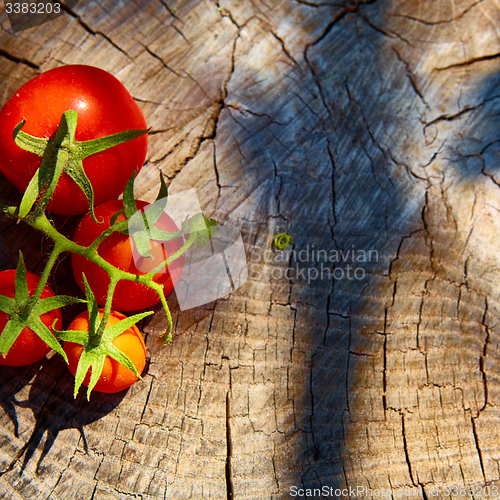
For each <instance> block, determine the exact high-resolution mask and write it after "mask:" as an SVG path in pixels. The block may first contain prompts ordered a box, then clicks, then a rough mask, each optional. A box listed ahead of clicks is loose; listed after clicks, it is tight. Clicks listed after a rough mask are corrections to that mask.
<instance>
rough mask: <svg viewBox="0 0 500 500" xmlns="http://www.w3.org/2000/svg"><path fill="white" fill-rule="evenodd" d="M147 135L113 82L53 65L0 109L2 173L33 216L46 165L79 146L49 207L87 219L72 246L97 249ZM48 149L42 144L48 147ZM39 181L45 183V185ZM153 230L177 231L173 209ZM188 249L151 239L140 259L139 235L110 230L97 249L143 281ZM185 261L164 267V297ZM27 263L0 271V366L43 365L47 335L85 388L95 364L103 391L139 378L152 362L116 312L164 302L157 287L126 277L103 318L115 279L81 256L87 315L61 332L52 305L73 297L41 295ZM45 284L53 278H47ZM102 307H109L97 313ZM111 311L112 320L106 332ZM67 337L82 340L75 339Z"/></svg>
mask: <svg viewBox="0 0 500 500" xmlns="http://www.w3.org/2000/svg"><path fill="white" fill-rule="evenodd" d="M68 110H73V112H75V111H76V113H77V115H76V113H75V117H76V116H77V119H78V122H76V118H74V122H71V121H70V118H71V117H70V115H68V114H67V112H68ZM68 117H69V118H68ZM72 123H73V125H72ZM21 129H22V132H21ZM146 129H147V125H146V120H145V118H144V115H143V114H142V111H141V109H140V108H139V106H138V105H137V103H136V102H135V101H134V100H133V98H132V96H131V95H130V94H129V92H128V91H127V90H126V89H125V87H124V86H123V85H122V84H121V83H120V82H119V81H118V80H117V79H116V78H115V77H114V76H112V75H110V74H109V73H107V72H106V71H103V70H101V69H99V68H95V67H91V66H83V65H70V66H63V67H59V68H55V69H52V70H49V71H47V72H45V73H42V74H41V75H39V76H37V77H35V78H34V79H32V80H31V81H29V82H28V83H26V84H25V85H24V86H23V87H21V88H20V89H19V90H18V91H17V92H16V93H15V95H14V96H12V97H11V98H10V100H9V101H8V102H7V103H6V104H5V105H4V107H3V108H2V110H1V111H0V150H1V151H2V154H1V155H0V170H1V171H2V172H3V174H4V175H5V176H6V177H7V178H8V179H9V180H10V181H11V182H12V183H13V184H15V185H16V186H17V187H18V188H19V189H20V190H21V191H24V193H25V194H24V197H23V201H22V203H21V206H22V204H23V203H24V202H25V198H26V199H27V198H29V197H31V198H32V199H31V202H30V204H29V205H28V208H27V209H26V211H27V212H28V211H29V210H30V209H31V206H32V205H33V204H34V205H33V206H35V207H36V202H40V200H42V201H43V196H44V193H45V192H49V190H50V189H52V188H51V187H50V186H51V184H50V183H51V182H52V179H53V178H54V175H55V174H54V173H53V172H54V171H56V170H57V167H56V168H55V169H54V168H53V169H52V171H51V170H50V169H49V168H48V167H47V166H46V164H47V162H48V161H50V158H51V156H50V155H52V156H54V155H56V156H57V155H59V154H65V151H67V150H68V148H69V146H73V145H74V144H80V145H81V147H80V149H78V147H77V148H73V149H74V151H76V153H74V158H73V159H72V158H71V154H73V153H71V152H70V153H68V155H69V156H68V157H69V160H68V162H69V163H70V164H71V162H73V163H72V165H73V166H72V167H71V168H68V169H67V170H62V173H60V177H58V178H57V179H56V180H55V181H54V182H56V183H57V184H54V186H53V191H52V192H50V197H49V199H48V200H46V201H47V203H46V204H45V206H43V207H42V210H43V211H44V210H45V209H47V210H48V211H49V212H52V213H55V214H61V215H70V214H84V213H86V215H84V217H83V218H82V219H81V221H80V223H79V225H78V228H77V229H76V233H75V236H74V238H73V242H74V243H76V244H77V245H80V246H82V247H90V246H91V245H92V244H93V243H94V242H95V241H96V239H98V238H99V237H100V236H101V234H102V233H103V232H104V231H106V230H109V229H110V227H111V226H113V224H116V223H120V222H122V221H126V220H127V219H126V210H124V208H125V207H124V202H123V201H122V200H117V199H116V198H117V197H118V196H120V195H121V194H123V192H124V189H125V187H126V185H127V182H128V181H129V179H130V178H131V176H132V178H133V177H134V175H136V173H137V172H138V171H139V170H140V169H141V167H142V165H143V163H144V161H145V157H146V151H147V145H148V138H147V130H146ZM129 132H130V134H129V135H127V134H128V133H129ZM122 136H123V137H122ZM64 141H66V142H64ZM110 141H111V142H110ZM113 141H114V142H113ZM110 144H111V146H110ZM68 145H69V146H68ZM42 147H43V148H45V149H43V151H42ZM51 148H52V149H51ZM54 148H55V149H54ZM58 148H59V149H58ZM65 148H66V149H65ZM54 151H56V153H54ZM82 151H86V153H85V154H83V153H81V152H82ZM61 152H62V153H61ZM43 169H45V170H43ZM58 175H59V174H58ZM42 178H43V179H44V180H45V181H46V184H45V185H42V186H41V189H40V186H39V185H40V183H41V182H42V181H41V180H40V179H42ZM37 184H38V185H37ZM32 193H35V194H34V195H33V194H32ZM28 201H29V200H28ZM40 203H41V202H40ZM94 205H95V208H94ZM134 205H135V206H136V207H137V209H138V210H141V211H144V210H145V209H147V207H148V204H147V203H146V202H143V201H140V200H135V202H134ZM124 212H125V213H124ZM20 218H21V217H20ZM155 226H156V228H158V229H159V230H161V231H165V232H169V233H176V232H178V231H179V228H178V227H177V226H176V224H175V223H174V221H173V220H172V219H171V218H170V217H169V216H168V215H167V214H166V213H162V214H161V215H160V216H159V217H158V218H157V220H156V222H155ZM183 243H184V240H183V238H182V236H179V237H178V238H176V239H172V240H171V241H167V242H158V241H154V240H151V241H149V243H148V244H149V250H150V256H146V257H144V256H142V255H139V257H138V254H137V249H136V242H135V241H134V239H133V237H132V236H131V235H128V234H126V231H121V232H120V231H116V230H114V229H113V228H112V230H109V234H107V235H106V236H105V237H104V235H103V236H102V237H101V240H100V242H99V244H98V245H97V244H96V247H97V254H98V255H99V257H100V258H102V259H104V260H105V261H106V262H108V263H109V264H112V265H113V266H114V267H115V268H117V269H119V270H123V271H126V272H128V273H132V274H135V275H137V276H142V275H147V274H148V273H150V272H151V271H152V270H153V269H156V268H157V266H158V264H159V263H160V264H161V263H164V262H165V261H166V259H167V258H168V257H169V256H171V255H173V254H174V253H176V252H178V251H179V249H180V248H181V247H182V245H183ZM183 259H184V257H183V256H181V257H179V258H178V259H177V260H176V264H177V265H176V266H175V269H172V270H171V272H169V269H168V267H167V266H166V264H164V267H163V268H162V269H161V270H160V271H159V272H157V273H156V274H155V275H154V277H153V281H154V282H155V283H158V284H159V285H161V286H162V287H163V293H164V296H167V295H168V294H169V293H170V292H171V291H172V290H173V288H174V286H175V284H176V283H177V281H178V280H179V277H180V274H181V271H182V263H183ZM94 260H95V259H94ZM21 261H22V256H21V257H20V264H22V265H18V270H17V271H16V270H7V271H3V272H0V299H1V300H0V330H1V331H2V336H4V340H3V341H2V340H1V338H2V336H0V364H2V365H10V366H21V365H28V364H31V363H34V362H36V361H38V360H40V359H42V358H43V357H44V356H45V355H46V354H47V353H48V352H49V350H50V349H51V347H50V346H49V345H47V343H46V342H44V341H43V340H42V338H41V337H42V336H43V335H41V333H40V332H50V334H51V335H54V336H55V337H57V338H58V339H59V340H62V341H64V342H63V345H62V349H63V351H62V350H61V354H62V355H63V356H64V357H65V358H66V359H67V361H68V366H69V369H70V371H71V372H72V373H73V375H75V377H76V378H77V379H78V378H80V379H82V380H81V381H80V383H81V382H83V384H84V385H87V386H89V384H91V379H92V378H93V377H92V370H93V369H96V371H97V368H98V369H99V370H100V375H99V378H98V380H97V381H96V380H94V381H93V383H92V385H93V388H94V389H95V390H97V391H100V392H118V391H121V390H123V389H125V388H127V387H129V386H130V385H131V384H133V383H134V382H135V381H136V380H138V376H137V375H138V374H140V373H141V372H142V371H143V370H144V367H145V365H146V348H145V344H144V340H143V338H142V335H141V333H140V331H139V330H138V328H137V327H136V326H135V324H133V322H132V319H133V318H127V317H126V316H125V315H123V314H122V313H121V312H118V311H127V312H128V311H137V310H140V309H145V308H148V307H151V306H153V305H155V304H157V303H158V302H160V296H159V294H158V293H157V292H156V290H155V289H153V288H151V287H148V286H147V285H145V284H141V283H136V282H134V281H130V280H128V281H127V280H121V281H119V282H118V284H117V285H116V289H115V290H114V294H113V296H112V297H113V298H112V304H111V307H112V309H111V310H109V307H108V311H107V313H105V311H106V307H105V306H106V305H107V303H108V302H109V300H108V294H109V293H108V292H109V291H108V288H109V283H110V276H111V275H110V274H108V272H107V271H106V270H105V269H103V268H102V267H101V266H99V265H97V264H96V263H95V262H90V261H89V260H87V259H86V258H85V257H84V256H82V255H80V254H76V253H74V254H72V263H73V272H74V276H75V279H76V282H77V284H78V285H79V287H80V288H81V289H82V291H83V292H84V293H85V294H86V298H87V302H88V303H89V305H88V311H87V312H85V313H83V314H81V315H79V316H78V317H76V318H75V319H74V320H73V321H72V322H71V324H70V326H69V328H68V330H66V331H65V332H59V330H58V329H60V328H61V324H62V313H61V310H60V307H55V306H56V304H59V303H60V304H61V306H62V305H66V304H69V303H71V300H70V299H67V298H64V297H63V298H59V302H54V301H55V300H56V299H57V297H55V296H54V293H53V292H52V290H51V289H50V287H49V286H48V285H46V284H43V285H44V286H43V290H41V292H40V291H38V292H37V287H38V285H39V283H40V277H38V276H35V275H34V274H32V273H28V272H26V270H25V268H24V267H23V266H24V262H23V261H22V262H21ZM139 261H140V265H138V262H139ZM42 279H45V281H46V277H45V278H43V275H42ZM41 288H42V287H41V286H40V289H41ZM37 294H38V295H37ZM2 296H3V297H2ZM49 299H50V300H49ZM44 300H45V302H43V301H44ZM75 300H76V299H75ZM37 301H39V302H40V303H43V304H44V305H43V306H38V309H36V308H35V310H36V311H38V312H37V313H36V314H35V313H34V312H32V310H33V302H37ZM51 301H52V302H51ZM73 302H74V300H73ZM97 306H101V307H104V309H99V310H97V309H96V308H97ZM30 308H31V309H30ZM5 311H8V312H5ZM45 311H46V312H45ZM37 314H38V316H37ZM106 314H107V317H108V319H107V323H106V325H105V327H104V326H102V328H100V329H99V328H98V327H99V326H100V322H102V320H103V317H104V316H105V315H106ZM146 314H147V313H143V314H142V315H136V316H134V318H137V317H139V316H141V317H144V316H145V315H146ZM129 320H130V321H129ZM23 322H24V323H23ZM120 322H121V327H120V328H119V323H120ZM24 324H26V325H28V324H29V325H34V326H33V329H35V330H36V331H33V329H31V328H29V327H27V326H26V327H24V328H21V326H22V325H24ZM19 325H21V326H19ZM16 328H17V330H16ZM14 331H15V334H14V333H13V332H14ZM72 332H73V333H72ZM96 332H97V333H96ZM103 332H104V333H103ZM9 335H11V336H12V338H15V340H14V341H13V342H11V341H7V340H5V339H6V338H7V337H8V336H9ZM44 335H45V337H44V338H45V339H46V340H48V339H49V338H51V337H47V335H48V333H45V334H44ZM68 339H76V340H77V342H74V341H71V340H68ZM79 339H83V340H82V341H80V340H79ZM96 339H97V340H96ZM103 339H106V342H107V344H106V346H105V347H103V348H102V352H104V353H109V355H106V356H101V358H102V359H101V358H99V359H98V358H95V357H94V358H92V355H91V354H88V356H87V357H88V358H89V360H87V361H85V362H86V363H87V365H85V366H83V368H82V366H79V364H80V365H82V363H80V361H81V359H83V358H82V356H84V355H85V354H82V353H84V351H85V350H86V349H87V347H85V346H88V345H91V346H92V342H94V343H95V342H103ZM103 345H104V344H103ZM87 351H88V352H91V351H92V349H87ZM5 352H6V354H5V355H1V354H2V353H5ZM124 355H125V357H126V358H128V359H126V360H125V361H127V362H126V363H125V365H126V364H127V363H129V362H131V363H132V364H133V366H131V365H130V364H129V365H128V366H129V367H127V366H125V365H124V364H123V363H122V362H121V360H122V359H124ZM83 364H85V363H83ZM96 367H97V368H96ZM81 370H83V372H82V371H81ZM94 378H95V376H94ZM76 390H77V389H76Z"/></svg>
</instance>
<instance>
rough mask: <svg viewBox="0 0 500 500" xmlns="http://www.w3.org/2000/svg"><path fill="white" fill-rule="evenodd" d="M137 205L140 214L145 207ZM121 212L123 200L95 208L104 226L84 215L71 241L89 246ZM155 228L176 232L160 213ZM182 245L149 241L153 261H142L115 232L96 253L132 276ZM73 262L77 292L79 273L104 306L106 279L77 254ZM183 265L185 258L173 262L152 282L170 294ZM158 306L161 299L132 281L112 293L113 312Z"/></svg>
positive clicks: (127, 240) (144, 271)
mask: <svg viewBox="0 0 500 500" xmlns="http://www.w3.org/2000/svg"><path fill="white" fill-rule="evenodd" d="M136 205H137V208H138V209H139V210H141V209H143V208H144V207H146V206H147V205H148V203H146V202H144V201H140V200H136ZM122 208H123V201H122V200H113V201H108V202H107V203H104V204H103V205H100V206H98V207H96V208H95V215H96V217H97V220H99V221H101V220H104V222H103V223H101V224H96V223H95V222H94V221H93V220H92V218H91V217H90V214H86V215H85V216H84V217H83V219H82V220H81V222H80V224H79V225H78V228H77V229H76V232H75V236H74V238H73V241H74V242H75V243H78V244H79V245H83V246H89V245H90V244H91V243H93V242H94V241H95V239H96V238H97V237H98V236H99V235H100V234H101V233H102V232H103V231H105V230H106V229H107V228H108V227H109V226H110V219H111V217H112V216H113V215H114V214H115V213H116V212H118V211H119V210H121V209H122ZM117 220H119V221H122V220H125V216H124V215H121V216H120V217H118V219H117ZM156 227H157V228H158V229H162V230H163V231H168V232H173V231H178V229H179V228H178V227H177V226H176V224H175V222H174V221H173V220H172V219H171V218H170V217H169V216H168V215H167V214H166V213H163V214H162V215H161V217H160V218H159V219H158V221H157V222H156ZM182 244H183V241H182V238H177V239H176V240H172V241H167V242H163V243H162V242H156V241H151V242H150V252H151V255H152V258H143V257H141V256H140V255H139V254H138V252H137V250H136V248H135V243H134V241H133V239H132V238H131V237H129V236H127V235H124V234H122V233H119V232H114V233H112V234H110V235H109V236H108V237H107V238H106V239H105V240H104V241H103V242H102V243H101V244H100V245H99V248H98V252H99V255H100V256H101V257H102V258H103V259H105V260H107V261H108V262H110V263H111V264H113V265H114V266H115V267H117V268H118V269H121V270H122V271H128V272H129V273H133V274H147V273H148V272H149V271H151V270H152V269H153V268H155V267H156V266H157V265H158V264H160V263H161V262H163V261H164V260H165V259H166V258H167V257H168V256H170V255H172V254H173V253H175V252H176V251H177V250H179V248H180V247H181V246H182ZM72 261H73V274H74V276H75V279H76V282H77V283H78V286H79V287H80V289H81V290H82V291H84V290H85V286H84V283H83V275H82V273H85V276H86V278H87V281H88V283H89V286H90V288H91V290H92V292H93V293H94V295H95V298H96V300H97V303H98V304H99V305H100V306H104V304H105V302H106V295H107V291H108V285H109V277H108V274H107V273H106V271H104V270H103V269H102V268H101V267H99V266H98V265H97V264H94V263H93V262H90V261H88V260H87V259H85V258H84V257H82V256H80V255H77V254H72ZM183 264H184V255H182V256H181V257H179V258H178V259H176V260H175V266H172V265H171V266H170V268H169V269H165V272H162V273H157V274H156V275H155V276H154V281H155V282H156V283H160V284H161V285H163V291H164V293H165V296H167V295H169V294H170V293H171V292H172V290H173V289H174V286H175V285H176V284H177V282H178V281H179V278H180V275H181V273H182V265H183ZM158 302H160V297H159V296H158V294H157V293H156V292H155V291H154V290H153V289H152V288H149V287H147V286H146V285H142V284H140V283H135V282H133V281H127V280H121V281H119V282H118V285H117V286H116V289H115V294H114V297H113V308H114V309H117V310H119V311H137V310H139V309H145V308H147V307H151V306H153V305H155V304H158Z"/></svg>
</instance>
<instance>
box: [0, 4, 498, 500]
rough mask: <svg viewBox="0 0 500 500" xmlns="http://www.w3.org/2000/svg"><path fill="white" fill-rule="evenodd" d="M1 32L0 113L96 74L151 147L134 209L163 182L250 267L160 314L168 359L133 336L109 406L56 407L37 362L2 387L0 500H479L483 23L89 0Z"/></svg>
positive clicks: (491, 108) (484, 455)
mask: <svg viewBox="0 0 500 500" xmlns="http://www.w3.org/2000/svg"><path fill="white" fill-rule="evenodd" d="M0 21H1V24H2V31H1V32H0V49H1V50H0V101H1V102H2V103H3V102H5V101H6V100H7V99H8V98H9V97H10V96H11V95H12V94H13V93H14V92H15V90H16V89H17V88H18V87H19V86H20V85H21V84H23V83H25V82H26V81H28V80H29V79H30V78H32V77H33V76H35V75H36V74H38V73H40V72H42V71H45V70H48V69H50V68H53V67H56V66H59V65H61V64H75V63H83V64H90V65H95V66H99V67H101V68H103V69H106V70H107V71H109V72H111V73H113V74H114V75H116V76H117V78H119V79H120V80H121V81H122V82H123V83H124V84H125V85H126V86H127V88H128V89H129V90H130V92H131V93H132V95H133V96H134V98H135V99H136V100H137V102H138V103H139V104H140V106H141V107H142V109H143V111H144V113H145V115H146V118H147V121H148V123H149V125H150V126H151V127H152V132H151V137H150V149H149V154H148V159H147V163H146V165H145V167H144V168H143V170H142V172H141V174H140V181H139V184H138V191H139V195H140V197H141V198H143V199H146V200H152V199H154V196H155V194H156V190H157V188H158V186H157V183H158V181H157V173H156V169H157V168H158V167H159V168H161V170H162V171H163V172H164V173H165V174H166V175H167V176H168V178H169V179H170V190H171V192H172V193H174V192H180V191H182V190H184V189H188V188H193V187H194V188H196V190H197V193H198V196H199V198H200V200H201V202H202V206H203V208H204V209H205V210H206V213H207V215H209V216H212V217H215V218H216V219H217V220H218V221H220V222H221V223H223V224H226V225H230V226H236V227H238V228H240V230H241V232H242V235H243V238H244V241H245V244H246V248H247V252H248V257H249V259H250V260H251V261H250V262H249V266H250V279H249V280H248V282H247V283H246V284H245V285H244V286H243V287H242V288H240V289H239V290H238V291H237V292H236V293H234V294H232V295H231V296H229V297H227V298H225V299H222V300H218V301H217V302H215V303H211V304H208V305H207V306H204V307H199V308H196V309H193V310H190V311H185V312H179V308H178V306H177V305H176V299H175V297H171V298H170V299H169V302H170V303H171V304H172V309H173V314H174V321H175V334H174V340H173V342H172V343H171V344H170V345H169V346H168V347H166V348H159V347H158V346H157V345H156V344H155V338H156V336H157V335H158V332H159V331H160V329H161V327H162V326H163V325H164V324H165V319H164V316H163V314H162V313H161V312H158V314H156V315H155V316H154V317H153V319H152V320H151V321H150V322H148V323H147V324H145V325H144V329H145V332H146V333H147V345H148V348H149V351H150V354H151V364H150V367H149V371H148V374H147V376H146V377H145V378H144V380H143V381H141V382H140V383H137V384H135V385H134V386H133V387H132V388H131V389H130V390H129V391H128V392H127V393H125V394H120V395H117V396H104V395H95V397H93V398H92V400H91V402H90V403H86V402H85V401H84V400H83V398H82V397H81V396H80V397H79V398H78V399H77V400H76V401H73V400H72V397H71V391H72V389H71V384H72V379H71V376H70V374H69V372H68V371H67V370H66V368H65V366H64V363H63V362H62V361H61V360H60V359H58V358H57V357H50V358H49V359H47V360H45V361H44V362H42V363H40V364H37V365H35V366H33V367H28V368H23V369H5V368H3V369H1V370H0V376H1V380H2V384H1V389H0V396H1V401H2V408H3V411H1V413H0V415H1V417H0V436H1V447H0V469H1V475H0V497H1V498H8V499H16V500H17V499H21V498H22V499H62V500H73V499H86V500H87V499H93V500H107V499H120V500H122V499H123V500H124V499H129V498H141V499H144V500H152V499H163V498H168V499H175V500H181V499H188V498H189V499H205V498H214V499H218V500H220V499H238V500H242V499H249V500H250V499H251V500H255V499H286V498H292V497H293V494H294V493H295V494H298V493H300V492H299V490H298V489H299V488H306V489H307V488H310V489H311V491H310V492H309V493H310V497H312V495H313V494H315V495H316V497H317V498H318V497H319V496H318V493H317V491H316V493H315V492H314V491H313V490H312V489H313V488H316V489H319V488H322V487H326V488H328V491H330V492H333V493H334V490H335V489H337V488H340V489H342V488H344V489H345V488H349V487H351V488H352V489H358V488H359V490H357V492H358V496H359V497H361V496H362V497H363V498H373V499H375V498H381V496H380V494H381V491H382V490H381V488H384V489H385V491H386V492H390V493H386V495H389V496H386V498H390V494H392V498H405V497H408V496H410V495H411V498H418V499H423V500H425V499H429V498H494V497H495V494H494V492H495V491H498V490H496V488H500V468H499V460H500V424H499V417H500V412H499V409H500V408H499V398H500V379H499V375H498V373H499V368H500V354H499V347H500V346H499V341H500V331H499V325H498V315H499V308H500V305H499V302H498V294H499V290H500V288H499V283H500V266H499V264H498V261H497V259H498V256H499V250H498V247H499V245H500V196H499V195H500V190H499V187H500V172H499V165H500V154H499V153H500V149H499V147H500V132H499V130H500V127H499V125H500V120H499V118H498V117H499V116H500V108H499V106H500V77H499V65H500V3H499V1H498V0H479V1H477V0H475V1H472V0H449V1H448V0H420V1H416V0H415V1H413V0H407V1H404V2H400V1H397V0H378V1H373V0H372V1H366V2H358V1H353V0H347V1H346V2H341V1H335V0H322V1H314V0H307V1H306V0H297V1H293V0H283V1H278V0H265V1H264V0H262V1H261V0H220V1H219V2H214V1H209V0H204V1H203V0H192V1H188V0H185V1H181V2H174V1H170V0H167V1H165V0H136V1H118V0H107V1H106V0H101V1H91V0H86V1H81V2H79V3H78V5H77V7H76V8H75V10H74V11H73V12H68V13H66V14H65V15H64V16H62V17H61V18H59V19H56V20H54V21H52V22H50V23H48V24H45V25H42V26H39V27H36V28H33V29H30V30H27V31H24V32H20V33H18V34H16V35H13V34H12V33H11V32H10V31H9V24H8V20H7V17H6V15H5V13H3V14H1V16H0ZM0 154H1V152H0ZM3 184H4V186H3V189H2V190H3V191H4V192H8V191H9V190H10V188H9V186H8V184H7V182H6V181H5V180H4V181H3ZM11 196H14V198H15V195H11ZM69 222H71V221H69ZM1 224H2V226H1V228H0V229H1V233H0V238H1V240H0V242H1V261H2V267H3V268H7V267H12V266H13V265H15V263H16V260H17V251H18V248H19V247H22V248H23V249H24V248H26V250H25V255H27V260H28V262H29V263H30V267H31V269H33V270H35V271H36V270H39V269H40V265H41V259H42V257H41V254H40V248H41V247H42V248H46V246H45V247H44V246H43V245H47V243H46V242H43V241H41V239H40V238H39V237H38V236H37V235H34V234H33V233H32V232H30V231H27V230H26V229H24V228H21V227H20V226H17V227H15V226H13V225H12V224H11V223H7V222H5V221H3V222H2V223H1ZM72 227H74V226H69V228H68V234H71V228H72ZM279 232H286V233H288V234H290V235H291V236H292V242H291V245H290V246H289V248H288V249H289V250H294V251H295V254H291V253H290V254H289V255H288V256H287V260H285V261H284V260H283V259H281V258H279V259H278V255H280V256H281V254H279V253H276V252H275V251H274V250H273V247H272V245H271V241H272V238H273V237H274V235H276V234H277V233H279ZM313 249H314V250H315V251H316V252H317V250H325V251H326V253H327V255H328V261H327V262H322V261H321V260H322V259H323V260H324V257H320V258H319V259H317V256H318V254H317V253H316V254H315V255H316V256H315V257H313V253H312V250H313ZM266 250H268V252H267V253H266ZM301 250H302V251H303V253H302V254H301V253H300V251H301ZM308 250H309V253H308ZM341 250H342V252H343V254H342V255H343V257H342V256H341V254H340V251H341ZM348 251H349V252H350V253H349V254H347V252H348ZM370 251H371V253H369V252H370ZM335 252H337V254H336V253H335ZM363 252H364V253H363ZM353 253H354V255H355V256H356V261H355V262H352V255H353ZM320 256H324V253H323V254H320ZM336 256H337V258H338V259H337V260H340V262H339V261H337V262H334V260H335V257H336ZM305 260H308V262H304V261H305ZM320 261H321V262H320ZM68 266H69V260H68V259H66V260H64V261H63V262H62V263H61V264H60V266H59V268H58V273H59V274H58V278H57V283H55V284H54V286H55V287H56V288H57V289H58V291H63V292H64V291H68V290H74V288H75V287H74V284H73V283H72V281H71V276H70V274H69V272H68ZM297 266H298V267H297ZM348 266H351V273H352V272H353V269H356V270H358V271H357V272H358V274H357V276H356V277H355V278H352V274H351V278H350V279H349V278H348V273H349V269H348ZM287 269H291V270H290V271H288V272H287V273H286V272H285V271H286V270H287ZM359 269H360V270H359ZM314 270H316V271H317V272H318V275H317V276H316V279H312V278H314V276H315V271H314ZM320 271H323V274H322V275H321V274H320ZM308 273H309V274H308ZM308 276H309V278H311V279H308ZM486 486H488V487H489V490H488V489H486V488H485V487H486ZM454 487H455V488H456V489H455V492H453V491H452V490H451V489H453V488H454ZM330 488H332V490H330ZM447 488H448V489H449V490H447ZM460 488H462V489H460ZM471 488H472V493H473V494H471ZM351 492H352V490H351ZM303 493H304V494H306V493H307V492H305V491H304V492H303ZM333 493H332V495H331V496H330V497H328V496H326V495H325V492H324V490H323V497H325V498H336V497H335V496H334V494H333ZM346 493H349V491H347V492H346ZM435 493H437V494H435ZM481 494H482V496H481ZM337 496H338V497H340V496H341V495H337ZM344 497H345V496H344ZM351 497H353V496H352V495H351Z"/></svg>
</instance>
